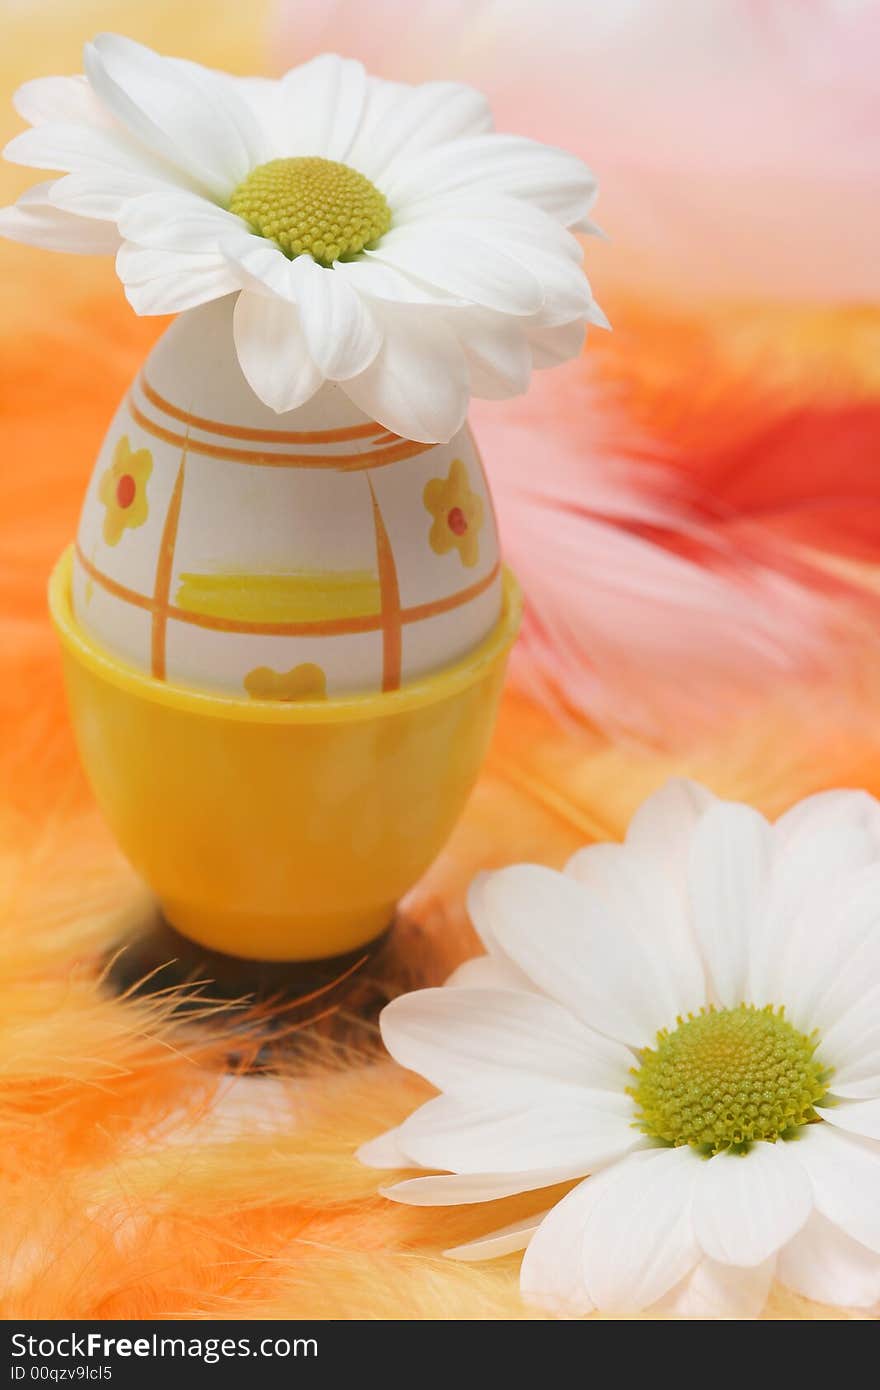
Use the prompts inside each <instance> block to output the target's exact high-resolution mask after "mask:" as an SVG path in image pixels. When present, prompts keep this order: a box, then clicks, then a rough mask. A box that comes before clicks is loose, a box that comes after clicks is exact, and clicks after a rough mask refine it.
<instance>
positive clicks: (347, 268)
mask: <svg viewBox="0 0 880 1390" xmlns="http://www.w3.org/2000/svg"><path fill="white" fill-rule="evenodd" d="M333 274H334V275H339V276H340V277H342V278H344V279H346V280H347V281H348V283H349V284H350V285H351V287H352V289H354V290H357V292H358V293H359V294H367V295H370V297H371V298H373V299H389V300H391V302H392V304H421V305H423V306H425V307H428V306H430V307H432V308H433V309H435V310H439V309H441V308H444V307H446V306H448V305H452V304H455V303H456V301H455V300H454V299H452V298H451V297H450V296H444V295H441V293H440V291H439V290H432V289H431V288H430V287H429V286H427V285H420V284H419V283H418V282H417V281H416V280H413V279H412V278H411V277H410V276H409V275H402V274H401V272H400V271H399V270H392V269H391V266H390V265H381V264H380V263H379V262H378V261H367V260H364V261H337V262H336V264H335V265H334V267H333Z"/></svg>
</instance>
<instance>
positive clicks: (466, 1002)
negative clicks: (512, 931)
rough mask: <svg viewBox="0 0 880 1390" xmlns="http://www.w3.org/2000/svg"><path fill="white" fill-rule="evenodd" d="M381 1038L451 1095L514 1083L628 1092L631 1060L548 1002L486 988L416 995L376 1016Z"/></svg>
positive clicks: (533, 1089)
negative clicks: (626, 1090) (379, 1020)
mask: <svg viewBox="0 0 880 1390" xmlns="http://www.w3.org/2000/svg"><path fill="white" fill-rule="evenodd" d="M381 1028H382V1038H383V1041H384V1043H385V1046H386V1047H387V1049H388V1051H389V1052H390V1053H391V1055H392V1057H394V1058H395V1060H396V1061H397V1062H399V1063H400V1065H401V1066H404V1067H408V1068H409V1069H410V1071H414V1072H418V1073H419V1075H421V1076H424V1077H425V1078H426V1079H427V1080H428V1081H430V1082H431V1084H432V1085H433V1086H437V1087H438V1088H439V1089H441V1090H443V1091H447V1092H452V1093H453V1094H461V1093H467V1092H468V1091H472V1090H473V1087H474V1086H475V1085H478V1086H480V1087H481V1088H482V1087H484V1086H487V1087H488V1086H491V1085H494V1084H496V1083H498V1082H500V1083H505V1082H506V1083H510V1082H513V1083H515V1084H516V1085H517V1086H521V1087H522V1089H523V1093H524V1095H535V1096H539V1095H540V1092H541V1087H542V1086H543V1085H546V1084H548V1083H549V1084H555V1083H559V1082H566V1083H568V1084H570V1085H572V1086H577V1087H579V1088H584V1087H586V1088H595V1089H600V1090H608V1091H613V1092H614V1093H615V1095H619V1094H620V1093H621V1092H623V1091H624V1090H625V1089H626V1086H627V1084H628V1080H629V1070H630V1067H631V1066H632V1053H630V1052H629V1051H628V1050H627V1049H626V1048H624V1047H621V1046H620V1044H619V1043H612V1042H610V1041H609V1040H608V1039H606V1038H600V1037H599V1035H598V1034H597V1033H591V1032H590V1031H589V1030H588V1029H586V1028H584V1027H583V1025H582V1024H580V1023H578V1022H577V1020H576V1019H574V1018H573V1017H572V1015H571V1014H570V1013H568V1012H567V1011H566V1010H565V1009H563V1008H560V1006H559V1005H558V1004H556V1003H555V1002H554V1001H553V1000H552V999H545V998H542V997H541V996H540V995H538V994H521V993H514V992H513V991H512V990H505V991H502V990H489V989H455V990H447V989H422V990H417V991H415V992H414V993H412V994H405V995H402V996H401V997H400V998H398V999H394V1000H392V1002H391V1003H390V1004H389V1005H388V1006H387V1007H386V1008H385V1009H383V1011H382V1018H381Z"/></svg>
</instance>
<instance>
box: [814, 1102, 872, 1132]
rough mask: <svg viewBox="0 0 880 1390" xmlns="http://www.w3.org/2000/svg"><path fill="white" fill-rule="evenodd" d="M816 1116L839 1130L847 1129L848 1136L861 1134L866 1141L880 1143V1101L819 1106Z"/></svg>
mask: <svg viewBox="0 0 880 1390" xmlns="http://www.w3.org/2000/svg"><path fill="white" fill-rule="evenodd" d="M816 1114H817V1115H821V1116H822V1119H823V1120H827V1121H828V1123H829V1124H830V1125H834V1126H835V1127H836V1128H837V1129H845V1130H846V1131H847V1133H848V1134H861V1135H862V1136H863V1137H864V1138H865V1139H876V1140H878V1141H880V1099H877V1098H875V1099H873V1100H854V1101H846V1102H844V1103H843V1104H841V1105H828V1106H820V1105H817V1106H816Z"/></svg>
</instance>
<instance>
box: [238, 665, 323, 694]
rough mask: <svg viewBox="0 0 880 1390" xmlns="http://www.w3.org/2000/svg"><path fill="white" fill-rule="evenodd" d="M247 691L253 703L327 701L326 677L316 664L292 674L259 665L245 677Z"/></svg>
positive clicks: (302, 667)
mask: <svg viewBox="0 0 880 1390" xmlns="http://www.w3.org/2000/svg"><path fill="white" fill-rule="evenodd" d="M244 688H245V690H246V691H247V693H248V694H249V695H250V697H251V699H253V700H287V701H292V700H326V698H327V677H326V676H325V674H324V672H323V671H322V670H321V668H320V666H316V665H315V663H314V662H313V661H304V662H302V663H301V664H300V665H299V666H294V667H292V668H291V670H289V671H273V670H272V668H271V666H256V667H255V668H254V670H253V671H249V672H248V674H247V675H246V676H245V678H244Z"/></svg>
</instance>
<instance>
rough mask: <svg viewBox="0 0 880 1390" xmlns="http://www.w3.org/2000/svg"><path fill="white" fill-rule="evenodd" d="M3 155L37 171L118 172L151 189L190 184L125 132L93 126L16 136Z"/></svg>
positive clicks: (51, 128)
mask: <svg viewBox="0 0 880 1390" xmlns="http://www.w3.org/2000/svg"><path fill="white" fill-rule="evenodd" d="M3 155H4V158H5V159H8V160H10V161H11V162H12V163H13V164H27V165H28V166H29V167H31V168H33V169H62V170H64V171H65V172H73V173H90V172H94V173H99V174H106V173H107V172H108V171H110V170H118V171H119V172H120V173H122V174H125V175H127V176H131V175H132V174H135V175H138V176H139V177H141V178H142V179H144V180H146V181H147V184H148V186H149V185H150V184H153V183H155V182H156V181H158V182H159V183H160V184H168V185H169V186H172V187H173V186H178V187H179V186H181V185H182V184H186V183H187V182H188V181H187V180H186V178H185V177H184V176H183V175H181V174H180V173H179V172H178V171H177V170H176V169H174V168H173V167H171V166H169V165H166V164H164V163H163V162H162V161H161V160H159V159H156V158H155V157H154V156H153V155H151V154H150V153H149V151H148V150H145V149H142V148H139V147H138V146H137V144H136V143H135V141H133V140H131V139H129V137H128V136H127V135H126V134H125V133H124V132H122V131H118V130H111V129H108V130H102V129H99V128H97V127H94V128H93V127H91V126H84V125H61V124H55V123H52V124H47V125H40V126H35V127H34V128H33V129H32V130H23V131H22V132H21V134H20V135H16V136H14V137H13V138H12V139H11V140H10V141H9V144H8V145H7V146H6V148H5V149H4V151H3Z"/></svg>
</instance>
